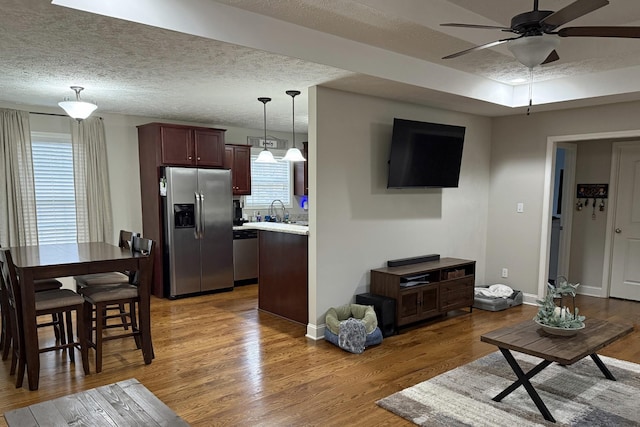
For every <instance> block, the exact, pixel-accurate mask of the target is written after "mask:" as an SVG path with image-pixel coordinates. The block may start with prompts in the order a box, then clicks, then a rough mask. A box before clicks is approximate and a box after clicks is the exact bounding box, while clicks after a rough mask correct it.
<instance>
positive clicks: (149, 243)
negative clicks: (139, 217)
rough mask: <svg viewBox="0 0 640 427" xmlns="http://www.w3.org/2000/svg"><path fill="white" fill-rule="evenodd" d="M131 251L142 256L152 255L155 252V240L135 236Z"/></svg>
mask: <svg viewBox="0 0 640 427" xmlns="http://www.w3.org/2000/svg"><path fill="white" fill-rule="evenodd" d="M131 246H132V247H131V250H132V251H133V252H134V253H139V254H141V255H151V251H152V250H153V240H151V239H146V238H144V237H139V236H133V237H132V240H131Z"/></svg>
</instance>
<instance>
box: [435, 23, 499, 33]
mask: <svg viewBox="0 0 640 427" xmlns="http://www.w3.org/2000/svg"><path fill="white" fill-rule="evenodd" d="M440 26H441V27H458V28H480V29H483V30H503V31H511V28H509V27H501V26H497V25H476V24H456V23H455V22H449V23H446V24H440Z"/></svg>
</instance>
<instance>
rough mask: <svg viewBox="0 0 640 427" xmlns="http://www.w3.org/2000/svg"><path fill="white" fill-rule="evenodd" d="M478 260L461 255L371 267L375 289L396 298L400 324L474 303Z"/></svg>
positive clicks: (379, 292)
mask: <svg viewBox="0 0 640 427" xmlns="http://www.w3.org/2000/svg"><path fill="white" fill-rule="evenodd" d="M475 273H476V262H475V261H469V260H465V259H457V258H442V259H440V260H437V261H429V262H421V263H417V264H410V265H402V266H399V267H384V268H378V269H375V270H371V286H370V288H371V293H372V294H375V295H382V296H385V297H389V298H393V299H395V301H396V325H397V326H398V327H401V326H405V325H408V324H410V323H414V322H417V321H420V320H424V319H428V318H430V317H435V316H438V315H441V314H445V313H447V312H448V311H452V310H456V309H459V308H464V307H469V312H471V310H472V306H473V296H474V285H475Z"/></svg>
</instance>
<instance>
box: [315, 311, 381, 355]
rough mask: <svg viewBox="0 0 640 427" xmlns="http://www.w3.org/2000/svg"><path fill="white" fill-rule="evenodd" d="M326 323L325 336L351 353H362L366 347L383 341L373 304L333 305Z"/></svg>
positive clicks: (328, 312)
mask: <svg viewBox="0 0 640 427" xmlns="http://www.w3.org/2000/svg"><path fill="white" fill-rule="evenodd" d="M325 323H326V327H325V330H324V338H325V339H326V340H327V341H329V342H330V343H332V344H334V345H337V346H338V347H340V348H341V349H343V350H345V351H348V352H350V353H357V354H359V353H362V352H363V351H364V349H365V348H366V347H369V346H372V345H377V344H380V343H381V342H382V332H381V331H380V328H378V318H377V316H376V312H375V310H374V308H373V306H370V305H361V304H346V305H342V306H340V307H335V308H334V307H331V308H330V309H329V310H328V311H327V314H326V316H325Z"/></svg>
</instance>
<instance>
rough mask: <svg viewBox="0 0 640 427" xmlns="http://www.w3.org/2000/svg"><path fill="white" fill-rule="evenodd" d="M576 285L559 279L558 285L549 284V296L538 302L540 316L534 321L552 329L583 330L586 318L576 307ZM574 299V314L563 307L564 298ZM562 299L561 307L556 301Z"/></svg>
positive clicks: (562, 278)
mask: <svg viewBox="0 0 640 427" xmlns="http://www.w3.org/2000/svg"><path fill="white" fill-rule="evenodd" d="M579 285H580V284H579V283H576V284H575V285H573V284H571V283H569V282H568V281H567V279H566V278H564V277H559V278H558V280H557V285H553V284H551V283H549V284H548V285H547V286H548V289H547V294H546V295H545V297H544V299H543V300H538V301H537V303H538V305H539V306H540V308H539V309H538V314H537V315H536V317H535V318H534V319H533V320H535V321H536V322H537V323H538V324H540V325H544V326H550V327H552V328H562V329H581V328H584V323H583V322H584V319H585V317H584V316H581V315H579V314H578V312H579V311H578V307H576V305H575V296H576V288H577V287H578V286H579ZM567 296H570V297H571V298H572V306H573V312H571V310H570V309H569V307H567V306H565V305H563V302H564V297H567ZM558 298H559V299H560V306H558V305H556V299H558Z"/></svg>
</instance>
